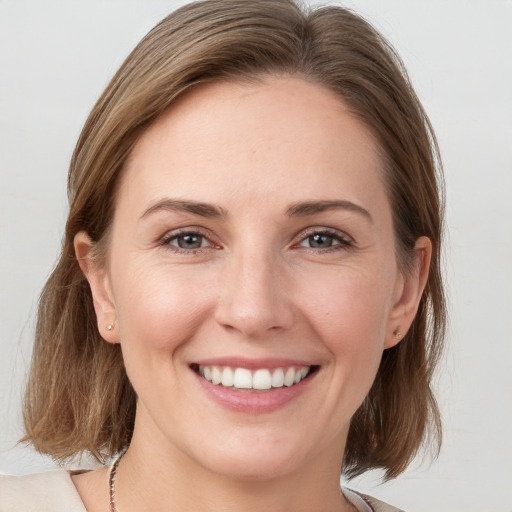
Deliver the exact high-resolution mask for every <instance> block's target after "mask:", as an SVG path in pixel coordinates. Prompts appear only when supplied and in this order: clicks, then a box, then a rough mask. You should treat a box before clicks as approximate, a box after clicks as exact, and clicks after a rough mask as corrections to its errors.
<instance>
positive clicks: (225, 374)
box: [221, 366, 234, 388]
mask: <svg viewBox="0 0 512 512" xmlns="http://www.w3.org/2000/svg"><path fill="white" fill-rule="evenodd" d="M233 381H234V375H233V370H232V369H231V368H230V367H229V366H226V367H225V368H224V370H222V381H221V383H222V385H223V386H224V387H226V388H229V387H231V386H232V385H233Z"/></svg>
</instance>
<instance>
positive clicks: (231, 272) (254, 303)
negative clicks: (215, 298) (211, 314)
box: [215, 249, 294, 338]
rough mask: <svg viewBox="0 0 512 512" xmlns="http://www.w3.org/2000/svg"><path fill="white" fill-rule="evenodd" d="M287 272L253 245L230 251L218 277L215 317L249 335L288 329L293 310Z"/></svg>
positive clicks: (257, 335) (227, 327)
mask: <svg viewBox="0 0 512 512" xmlns="http://www.w3.org/2000/svg"><path fill="white" fill-rule="evenodd" d="M286 274H287V272H286V269H284V268H283V265H282V264H280V263H279V262H278V261H277V258H274V257H272V256H271V255H268V256H264V255H262V254H261V253H260V252H258V251H255V250H254V249H252V250H251V249H248V250H247V251H245V252H244V253H243V254H242V253H240V254H238V255H232V256H231V257H230V258H229V261H228V262H227V263H226V266H225V268H224V272H223V274H222V277H221V280H222V282H221V283H220V297H219V302H218V306H217V309H216V315H215V317H216V321H217V322H218V323H219V324H220V325H222V326H223V327H224V328H226V329H229V330H235V331H238V332H239V333H240V334H243V335H244V336H245V337H248V338H263V337H264V336H266V335H268V334H269V333H271V332H272V333H276V332H278V331H284V330H286V329H289V328H290V327H291V326H292V325H293V322H294V312H293V306H292V302H291V300H290V296H289V294H288V293H287V290H288V287H287V282H288V281H289V280H288V279H287V277H286Z"/></svg>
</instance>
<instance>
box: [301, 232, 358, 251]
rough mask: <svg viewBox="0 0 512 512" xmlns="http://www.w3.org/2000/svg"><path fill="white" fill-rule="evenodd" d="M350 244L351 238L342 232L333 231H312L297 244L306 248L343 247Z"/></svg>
mask: <svg viewBox="0 0 512 512" xmlns="http://www.w3.org/2000/svg"><path fill="white" fill-rule="evenodd" d="M351 245H352V241H351V239H350V238H349V237H348V236H347V235H344V234H341V233H337V232H334V231H326V230H322V231H313V232H311V233H309V234H306V237H305V238H303V239H302V241H301V242H300V243H299V244H298V246H299V247H306V248H308V249H320V250H322V249H324V250H325V249H343V248H346V247H349V246H351Z"/></svg>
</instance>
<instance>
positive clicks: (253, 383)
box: [199, 365, 311, 390]
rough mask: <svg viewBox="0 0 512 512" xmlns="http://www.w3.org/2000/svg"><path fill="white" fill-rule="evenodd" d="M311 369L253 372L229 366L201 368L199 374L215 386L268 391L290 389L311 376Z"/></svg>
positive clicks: (263, 369)
mask: <svg viewBox="0 0 512 512" xmlns="http://www.w3.org/2000/svg"><path fill="white" fill-rule="evenodd" d="M310 369H311V367H309V366H302V367H300V368H296V367H294V366H290V367H287V368H276V369H274V370H269V369H267V368H261V369H259V370H256V371H254V373H253V372H251V370H249V369H247V368H234V369H233V368H230V367H229V366H225V367H221V366H203V365H201V366H199V374H200V375H201V376H203V377H204V378H205V379H206V380H207V381H209V382H211V383H212V384H215V385H219V384H220V385H222V386H224V387H227V388H230V387H234V388H236V389H257V390H266V389H271V388H282V387H283V386H286V387H290V386H293V385H295V384H298V383H299V382H300V381H301V380H303V379H305V378H306V376H307V375H308V374H309V371H310Z"/></svg>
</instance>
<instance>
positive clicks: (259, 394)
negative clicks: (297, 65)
mask: <svg viewBox="0 0 512 512" xmlns="http://www.w3.org/2000/svg"><path fill="white" fill-rule="evenodd" d="M317 373H318V372H314V373H313V374H311V375H309V376H308V377H306V378H305V379H304V380H301V381H300V382H299V383H298V384H294V385H293V386H290V387H282V388H272V389H270V390H268V391H256V392H255V391H237V390H235V389H233V388H226V387H224V386H221V385H216V384H212V383H211V382H209V381H207V380H206V379H204V378H203V377H201V376H200V375H197V373H195V372H194V375H195V376H196V378H197V380H198V382H199V384H200V386H201V387H202V389H203V390H204V391H205V393H206V394H207V396H208V397H209V398H210V399H212V400H213V401H214V402H217V403H218V404H219V405H221V406H223V407H225V408H227V409H230V410H232V411H236V412H243V413H252V414H262V413H267V412H272V411H276V410H277V409H280V408H281V407H284V406H285V405H286V404H287V403H288V402H291V401H292V400H293V399H295V398H297V397H298V396H299V395H301V394H302V393H304V391H306V389H307V387H308V386H309V384H310V382H311V381H312V380H313V379H314V378H315V377H316V374H317Z"/></svg>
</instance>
